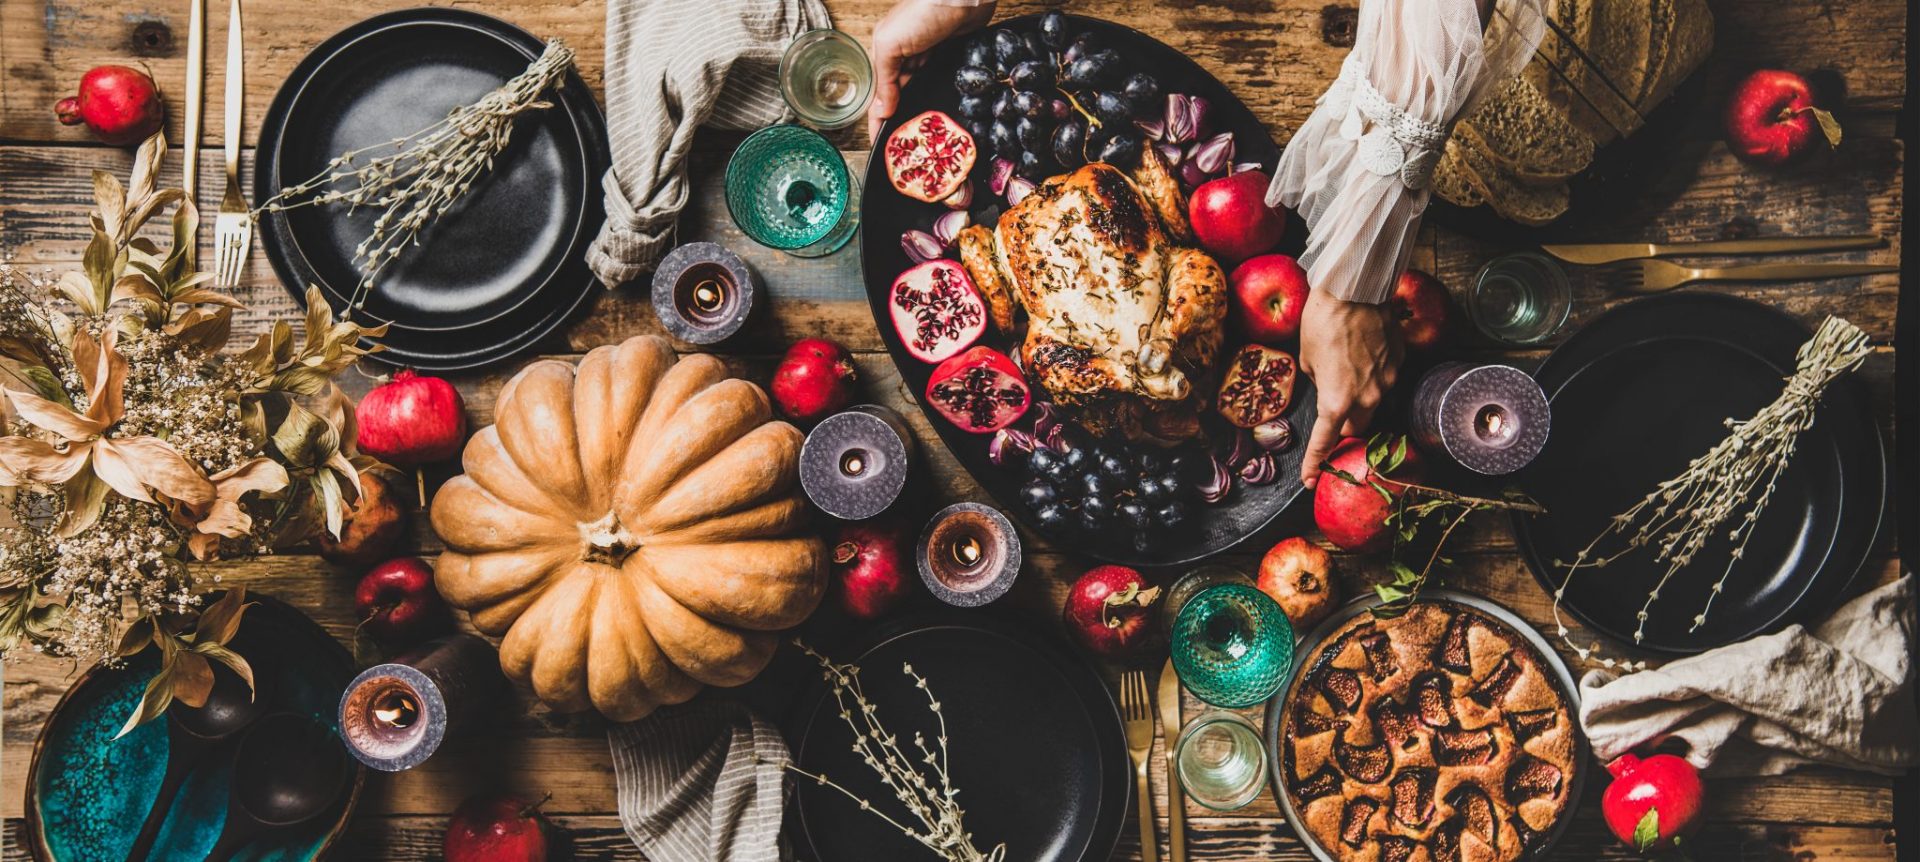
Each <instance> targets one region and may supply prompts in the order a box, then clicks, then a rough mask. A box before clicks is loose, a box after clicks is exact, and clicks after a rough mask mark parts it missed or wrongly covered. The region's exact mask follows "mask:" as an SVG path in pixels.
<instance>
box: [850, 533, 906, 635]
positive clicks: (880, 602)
mask: <svg viewBox="0 0 1920 862" xmlns="http://www.w3.org/2000/svg"><path fill="white" fill-rule="evenodd" d="M912 547H913V538H912V537H911V536H909V535H907V530H906V527H905V525H903V524H901V523H900V521H899V520H897V519H894V518H886V517H883V518H874V519H870V520H866V521H857V522H854V523H849V524H842V525H841V526H840V531H839V533H838V535H836V536H835V537H834V542H833V592H834V597H835V598H836V600H837V601H838V602H839V604H840V608H841V610H844V611H846V612H847V615H848V616H850V617H853V618H854V619H858V620H873V619H879V618H880V617H882V616H885V615H886V613H887V612H888V611H891V610H893V609H894V608H895V607H897V606H899V604H900V602H901V600H903V599H905V598H906V597H907V592H908V589H909V586H910V583H909V581H908V577H909V573H911V572H913V571H914V566H913V554H912V550H911V549H912Z"/></svg>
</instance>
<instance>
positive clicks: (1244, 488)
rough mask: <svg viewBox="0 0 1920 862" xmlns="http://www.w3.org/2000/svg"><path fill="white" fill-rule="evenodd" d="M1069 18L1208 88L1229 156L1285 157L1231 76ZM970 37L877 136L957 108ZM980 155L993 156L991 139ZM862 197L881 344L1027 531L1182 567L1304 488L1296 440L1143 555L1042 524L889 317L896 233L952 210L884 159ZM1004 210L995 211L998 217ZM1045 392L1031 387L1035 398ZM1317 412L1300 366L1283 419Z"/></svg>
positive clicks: (1117, 30)
mask: <svg viewBox="0 0 1920 862" xmlns="http://www.w3.org/2000/svg"><path fill="white" fill-rule="evenodd" d="M1039 19H1040V16H1039V15H1023V16H1020V17H1016V18H1010V19H1008V20H1006V21H1002V22H999V23H998V24H996V25H995V27H996V28H998V27H1009V28H1012V29H1014V30H1015V31H1017V32H1032V31H1035V30H1037V29H1038V26H1037V25H1038V22H1039ZM1067 20H1068V22H1069V24H1068V27H1069V30H1070V31H1071V32H1075V33H1079V32H1083V31H1091V32H1092V33H1094V34H1095V35H1097V36H1098V37H1099V38H1100V39H1101V40H1102V44H1103V45H1105V46H1109V47H1112V48H1115V49H1116V50H1118V51H1119V52H1120V53H1121V55H1122V57H1123V58H1125V59H1126V61H1127V63H1128V67H1129V68H1130V69H1142V70H1150V71H1152V72H1153V74H1154V75H1155V76H1157V77H1158V78H1159V80H1160V84H1161V88H1162V89H1163V90H1165V91H1166V92H1169V93H1187V94H1190V95H1198V96H1204V97H1206V99H1207V100H1208V101H1209V102H1210V103H1212V105H1213V110H1212V123H1213V126H1214V128H1215V129H1217V130H1221V131H1230V132H1233V134H1234V142H1235V156H1234V161H1235V162H1258V163H1259V164H1260V165H1261V166H1262V168H1263V169H1265V170H1267V171H1268V172H1269V173H1271V171H1272V170H1273V166H1274V165H1275V163H1277V162H1278V161H1279V158H1280V150H1279V148H1278V147H1277V146H1275V145H1274V142H1273V138H1272V137H1271V136H1270V135H1269V134H1268V133H1267V129H1266V127H1265V126H1262V125H1261V124H1260V121H1259V120H1258V119H1256V118H1255V117H1254V115H1253V112H1252V111H1250V110H1248V109H1247V106H1246V105H1245V104H1243V103H1241V101H1240V100H1239V99H1238V98H1235V97H1234V95H1233V93H1232V92H1231V91H1229V90H1228V89H1227V88H1226V86H1225V85H1223V84H1221V83H1220V81H1219V80H1218V79H1216V78H1214V77H1213V76H1212V75H1211V74H1209V73H1208V72H1207V71H1206V70H1205V69H1202V68H1200V66H1199V64H1197V63H1195V62H1194V61H1193V60H1191V59H1189V58H1188V57H1187V56H1186V55H1185V54H1182V53H1180V52H1179V51H1178V50H1175V49H1174V48H1172V47H1170V46H1168V45H1167V44H1165V43H1163V42H1161V41H1160V40H1158V39H1155V38H1153V37H1152V36H1148V35H1146V34H1144V33H1141V32H1139V31H1137V30H1133V29H1131V28H1129V27H1125V26H1123V25H1120V24H1115V23H1113V22H1111V21H1103V20H1100V19H1097V18H1085V17H1081V16H1077V15H1069V16H1067ZM966 41H967V40H966V39H965V38H961V39H949V40H947V42H945V43H944V44H942V45H941V46H940V47H939V48H936V49H934V52H933V54H932V55H931V56H930V57H929V59H928V60H927V64H926V66H925V67H924V68H922V69H921V70H920V71H918V72H916V73H915V74H914V76H913V80H912V81H910V82H908V84H907V85H906V87H904V88H902V90H901V93H900V103H899V109H898V110H896V111H895V112H894V118H893V119H892V120H890V121H889V122H888V123H887V125H886V128H884V129H882V130H881V133H880V138H879V139H880V140H885V138H886V136H887V135H890V134H892V133H893V130H894V129H895V128H896V127H897V126H898V124H899V123H900V122H903V121H905V120H907V119H911V118H912V117H914V116H917V115H918V114H920V113H921V112H923V111H927V110H931V109H936V108H937V109H939V110H942V111H946V112H948V113H952V112H954V111H955V110H956V109H957V107H958V105H959V95H958V94H957V93H956V92H955V91H954V89H953V73H954V70H955V69H957V68H958V67H959V65H960V62H961V57H962V54H963V53H964V52H965V43H966ZM981 160H982V161H983V162H984V161H987V160H988V156H987V155H986V153H985V151H984V148H983V151H982V153H981ZM975 183H976V185H975V195H974V204H975V206H974V214H975V217H976V220H980V219H979V217H980V216H981V215H982V211H983V210H984V209H985V208H986V207H987V206H989V205H991V204H993V203H994V201H993V200H992V198H993V197H994V196H993V195H992V194H991V193H990V192H989V191H988V190H987V188H986V186H985V184H984V183H981V182H980V181H979V175H978V174H976V178H975ZM860 206H861V212H862V215H861V228H860V230H861V241H860V246H861V268H862V272H863V275H864V278H865V280H866V283H867V301H868V303H869V305H870V306H871V307H872V310H873V319H874V326H875V328H877V329H878V330H879V331H880V337H881V339H882V340H883V341H885V342H886V345H887V352H888V353H891V354H892V355H893V363H894V365H895V366H896V367H898V368H899V369H900V377H901V379H902V381H903V382H904V383H905V384H906V387H907V388H908V389H909V390H911V391H912V392H913V394H914V397H915V398H916V399H919V401H920V407H921V410H922V411H924V412H925V413H926V414H927V421H928V422H929V423H930V424H931V425H932V426H933V427H934V429H935V430H936V431H938V432H939V434H940V439H941V440H942V441H944V442H945V443H946V445H947V449H948V450H949V451H951V452H952V453H953V455H954V457H955V458H956V459H958V460H959V461H960V464H961V466H963V467H965V468H966V469H967V472H968V473H970V474H972V475H973V478H974V480H975V481H977V482H979V483H980V484H981V486H982V487H984V488H985V489H986V490H987V493H989V494H991V495H993V497H994V499H995V500H998V501H1001V504H1002V505H1001V508H1003V509H1004V510H1006V512H1007V513H1008V514H1009V515H1011V516H1013V517H1014V518H1016V519H1018V520H1019V521H1020V522H1021V523H1022V524H1024V525H1026V526H1027V528H1028V529H1030V530H1033V531H1035V532H1038V533H1041V534H1042V535H1045V536H1047V537H1048V538H1049V539H1050V540H1052V541H1053V543H1054V544H1055V545H1057V546H1059V547H1062V548H1064V549H1066V550H1070V551H1074V552H1077V553H1081V554H1085V555H1086V556H1089V557H1092V558H1094V559H1098V560H1102V561H1106V562H1113V563H1121V564H1125V565H1134V566H1172V565H1181V564H1184V563H1190V562H1193V561H1195V560H1200V559H1204V558H1206V557H1210V556H1213V555H1215V554H1218V553H1221V552H1223V551H1226V550H1228V549H1230V548H1232V547H1234V546H1235V545H1238V544H1240V543H1241V542H1243V541H1245V540H1247V539H1248V538H1249V537H1251V536H1253V535H1255V534H1257V533H1259V532H1260V531H1261V530H1262V529H1263V528H1265V527H1266V526H1267V525H1268V524H1271V523H1272V522H1273V521H1274V520H1275V519H1276V518H1278V517H1279V516H1280V513H1281V511H1282V510H1284V509H1285V508H1286V507H1287V506H1288V505H1289V504H1291V503H1292V502H1293V501H1294V500H1295V499H1296V498H1298V497H1299V496H1300V493H1301V491H1302V490H1303V488H1302V486H1301V484H1300V458H1301V450H1302V449H1304V448H1305V447H1304V446H1297V447H1295V448H1294V449H1293V450H1292V451H1290V452H1288V453H1286V455H1284V456H1282V457H1280V458H1279V463H1278V467H1279V475H1278V478H1276V479H1275V480H1274V481H1273V482H1272V483H1270V484H1267V485H1258V486H1255V485H1249V484H1247V483H1244V482H1236V483H1235V489H1234V491H1233V495H1232V496H1230V497H1228V498H1227V500H1226V501H1225V502H1224V503H1221V504H1218V505H1202V506H1199V507H1197V509H1196V511H1197V513H1198V517H1197V518H1195V519H1194V521H1195V523H1193V524H1192V525H1191V526H1188V527H1185V528H1183V530H1182V533H1190V534H1192V535H1191V537H1190V538H1186V539H1185V540H1184V541H1180V542H1169V543H1168V545H1167V546H1166V547H1164V548H1162V549H1160V550H1158V551H1156V552H1155V553H1153V554H1147V555H1142V554H1138V553H1136V552H1135V551H1134V550H1133V549H1132V547H1131V546H1129V545H1127V543H1124V542H1115V541H1113V540H1111V539H1108V538H1103V537H1092V536H1086V535H1080V534H1076V535H1065V534H1061V533H1056V532H1051V531H1045V530H1041V529H1040V527H1039V525H1038V523H1037V522H1036V521H1035V520H1034V516H1033V512H1032V510H1030V509H1028V508H1027V507H1026V506H1025V505H1023V504H1021V503H1020V502H1019V498H1018V495H1017V492H1018V491H1019V488H1020V485H1021V484H1022V482H1023V481H1024V480H1023V478H1022V476H1021V474H1020V472H1019V471H1018V470H1013V469H1002V468H999V467H995V466H994V465H993V464H992V462H990V461H989V460H988V459H987V443H988V441H989V439H990V438H991V436H992V435H986V434H972V433H969V432H966V431H962V430H960V429H959V428H957V427H955V426H954V425H953V423H951V422H948V421H947V420H946V419H944V418H942V417H941V416H940V415H939V413H938V412H937V411H935V410H933V409H932V408H931V407H930V406H929V405H927V403H926V396H925V393H926V389H927V379H928V377H929V376H931V374H932V372H933V366H931V365H929V364H927V363H924V362H921V361H919V360H918V359H915V358H913V355H912V354H909V353H907V352H906V348H905V346H903V345H902V344H901V343H900V336H899V334H898V333H896V332H894V330H893V324H892V323H891V322H890V317H889V313H888V310H887V291H888V289H889V288H890V287H891V286H892V285H893V279H894V278H895V277H896V276H898V275H899V274H900V273H901V272H903V271H905V270H906V269H907V267H908V266H911V265H912V262H911V261H910V260H908V258H907V256H906V252H904V251H902V250H901V248H900V232H901V230H902V229H904V228H908V227H918V228H920V229H923V230H925V229H928V227H929V226H930V225H931V223H932V221H933V219H934V218H935V217H936V216H938V215H939V214H940V213H942V212H945V208H944V207H941V206H940V205H938V204H927V203H921V202H920V201H916V200H913V199H911V198H908V197H907V196H905V195H902V194H900V193H899V192H897V191H894V189H893V185H892V183H891V182H889V181H888V179H887V172H886V163H885V160H883V159H878V158H875V159H870V160H868V162H867V176H866V186H865V188H864V189H862V194H861V199H860ZM997 211H998V208H996V209H995V214H997ZM982 223H987V222H982ZM1305 236H1306V228H1305V225H1304V224H1302V223H1301V222H1300V220H1299V219H1298V218H1297V217H1295V218H1290V219H1289V220H1288V226H1287V234H1286V239H1285V241H1284V242H1283V243H1282V244H1281V247H1280V248H1279V249H1278V251H1280V252H1283V253H1286V254H1292V255H1298V254H1299V253H1300V250H1301V249H1302V248H1304V247H1305ZM982 343H984V344H989V345H991V346H993V347H995V348H997V349H1001V350H1007V349H1008V348H1009V347H1010V346H1011V344H1010V343H1009V342H1008V340H1007V339H1005V338H995V337H989V338H987V339H985V340H983V341H982ZM1239 343H1240V342H1239V341H1238V340H1237V339H1235V338H1233V337H1232V335H1231V334H1229V337H1228V341H1227V344H1228V347H1229V348H1230V349H1231V348H1237V347H1238V346H1239ZM1224 352H1225V351H1223V353H1224ZM1196 385H1200V386H1217V385H1218V378H1217V377H1209V378H1208V379H1207V380H1204V381H1199V382H1197V384H1196ZM1039 394H1040V393H1037V392H1036V393H1035V395H1036V397H1037V396H1038V395H1039ZM1315 415H1316V410H1315V408H1314V389H1313V382H1312V381H1311V380H1309V379H1307V376H1306V375H1304V374H1302V375H1298V376H1297V377H1296V378H1295V381H1294V390H1293V404H1292V406H1291V407H1289V408H1288V410H1287V421H1288V422H1290V423H1292V424H1293V427H1294V432H1295V434H1296V435H1298V437H1299V439H1300V440H1302V441H1304V440H1305V438H1306V434H1307V431H1308V430H1309V429H1311V428H1312V427H1313V419H1314V416H1315Z"/></svg>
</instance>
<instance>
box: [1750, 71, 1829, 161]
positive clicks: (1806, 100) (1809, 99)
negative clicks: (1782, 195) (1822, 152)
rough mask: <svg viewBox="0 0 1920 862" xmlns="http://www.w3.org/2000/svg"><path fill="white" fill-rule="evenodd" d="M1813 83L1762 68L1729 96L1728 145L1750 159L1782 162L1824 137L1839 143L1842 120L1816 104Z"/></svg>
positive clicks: (1795, 76)
mask: <svg viewBox="0 0 1920 862" xmlns="http://www.w3.org/2000/svg"><path fill="white" fill-rule="evenodd" d="M1814 102H1815V96H1814V92H1813V85H1811V84H1809V83H1807V79H1805V78H1802V77H1800V76H1799V75H1796V74H1794V73H1792V72H1783V71H1780V70H1778V69H1761V70H1758V71H1756V72H1754V73H1752V74H1750V75H1748V76H1747V77H1746V78H1745V79H1743V80H1741V81H1740V83H1739V84H1737V85H1735V86H1734V88H1733V97H1732V98H1730V99H1728V100H1727V113H1726V117H1725V123H1726V127H1727V147H1728V148H1729V149H1731V150H1733V153H1734V155H1737V156H1739V157H1741V158H1743V159H1746V160H1747V161H1749V162H1753V163H1755V164H1760V165H1766V166H1768V167H1779V166H1780V165H1784V164H1787V163H1788V162H1791V161H1793V160H1795V159H1798V158H1799V157H1800V156H1802V155H1804V154H1806V153H1807V152H1808V151H1809V150H1811V149H1813V147H1814V144H1815V142H1817V141H1820V140H1825V141H1826V142H1827V144H1828V145H1829V146H1835V147H1837V146H1839V145H1840V123H1839V122H1838V121H1836V120H1834V118H1833V115H1832V114H1830V113H1828V112H1827V111H1826V109H1824V108H1821V107H1820V106H1818V105H1816V104H1815V103H1814Z"/></svg>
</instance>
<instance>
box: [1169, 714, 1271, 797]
mask: <svg viewBox="0 0 1920 862" xmlns="http://www.w3.org/2000/svg"><path fill="white" fill-rule="evenodd" d="M1173 763H1174V769H1175V770H1177V771H1178V772H1179V774H1180V786H1181V787H1182V788H1184V789H1185V790H1186V791H1187V796H1188V797H1190V798H1192V799H1193V801H1195V802H1198V803H1200V804H1201V805H1205V806H1206V807H1208V808H1211V809H1213V810H1215V811H1233V810H1235V809H1239V808H1244V807H1246V805H1247V803H1249V802H1252V801H1253V800H1254V799H1256V798H1258V797H1259V796H1260V791H1261V789H1262V788H1264V787H1266V784H1267V747H1266V745H1265V744H1263V743H1261V741H1260V730H1259V728H1256V727H1254V726H1253V722H1251V721H1248V720H1247V719H1246V717H1245V716H1243V715H1240V714H1239V713H1237V712H1227V711H1224V710H1215V711H1213V712H1208V713H1205V714H1203V715H1201V716H1199V717H1197V718H1195V719H1194V720H1192V721H1190V722H1187V726H1186V727H1185V728H1184V729H1182V730H1181V731H1180V739H1179V741H1178V742H1176V743H1174V747H1173Z"/></svg>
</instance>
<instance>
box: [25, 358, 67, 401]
mask: <svg viewBox="0 0 1920 862" xmlns="http://www.w3.org/2000/svg"><path fill="white" fill-rule="evenodd" d="M19 374H20V376H21V377H23V378H25V379H26V381H27V382H28V383H31V384H33V390H34V392H35V393H36V394H38V395H39V396H40V397H42V398H45V399H47V400H48V401H52V402H55V403H57V404H60V405H61V406H64V407H66V408H68V409H72V407H73V396H71V395H68V394H67V390H66V389H65V387H62V386H61V385H60V378H58V377H56V376H54V374H53V371H52V370H51V369H49V368H47V367H46V366H45V365H28V366H25V367H22V368H21V369H20V371H19Z"/></svg>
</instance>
